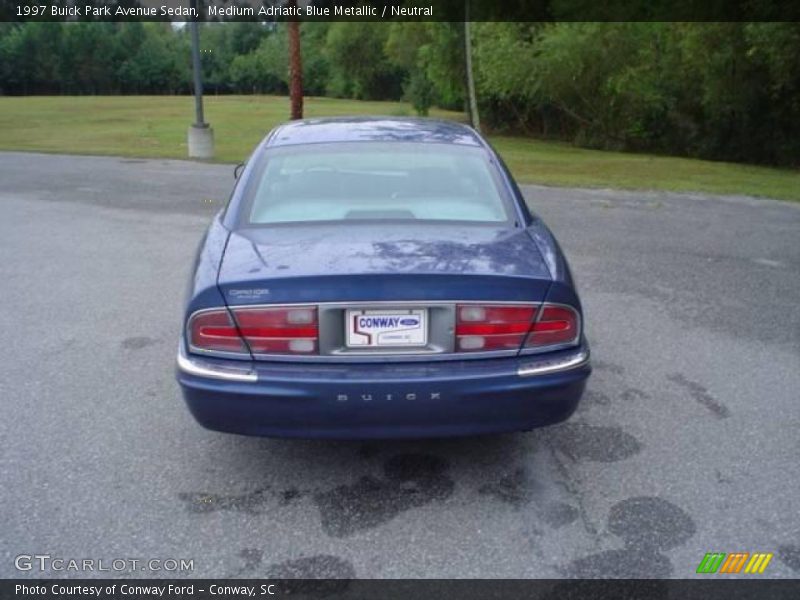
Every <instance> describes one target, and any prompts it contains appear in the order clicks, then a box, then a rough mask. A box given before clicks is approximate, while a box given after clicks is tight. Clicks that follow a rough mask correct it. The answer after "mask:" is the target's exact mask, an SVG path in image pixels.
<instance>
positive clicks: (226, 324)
mask: <svg viewBox="0 0 800 600" xmlns="http://www.w3.org/2000/svg"><path fill="white" fill-rule="evenodd" d="M188 331H189V346H190V347H191V348H192V349H193V350H201V351H203V350H205V351H208V352H236V353H241V354H247V353H248V352H247V347H246V346H245V345H244V341H242V338H241V337H239V331H238V330H237V329H236V325H235V324H234V322H233V320H232V319H231V316H230V313H228V311H227V310H226V309H224V308H219V309H214V310H204V311H201V312H197V313H195V314H193V315H192V317H191V318H190V319H189V326H188Z"/></svg>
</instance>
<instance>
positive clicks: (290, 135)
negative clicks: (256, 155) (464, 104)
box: [266, 117, 484, 147]
mask: <svg viewBox="0 0 800 600" xmlns="http://www.w3.org/2000/svg"><path fill="white" fill-rule="evenodd" d="M331 142H334V143H335V142H423V143H425V142H428V143H446V144H458V145H464V146H481V147H483V146H484V142H483V140H482V139H481V137H480V136H479V135H478V134H477V133H476V132H475V131H474V130H473V129H471V128H470V127H467V126H466V125H463V124H461V123H456V122H454V121H444V120H440V119H425V118H412V117H335V118H325V119H304V120H300V121H290V122H289V123H286V124H284V125H281V126H279V127H277V128H276V129H274V130H273V131H272V132H271V133H270V135H269V136H268V138H267V143H266V145H267V146H268V147H277V146H292V145H299V144H322V143H331Z"/></svg>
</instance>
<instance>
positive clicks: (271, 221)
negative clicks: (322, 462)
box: [177, 118, 591, 438]
mask: <svg viewBox="0 0 800 600" xmlns="http://www.w3.org/2000/svg"><path fill="white" fill-rule="evenodd" d="M590 373H591V367H590V364H589V347H588V343H587V341H586V338H585V335H584V332H583V317H582V310H581V303H580V300H579V298H578V294H577V291H576V289H575V285H574V283H573V280H572V276H571V274H570V270H569V266H568V265H567V261H566V259H565V258H564V255H563V254H562V252H561V250H560V248H559V246H558V243H557V242H556V240H555V238H554V237H553V235H552V233H551V232H550V230H549V229H548V228H547V226H546V225H545V224H544V223H543V222H542V221H541V219H540V218H538V217H537V216H535V215H534V214H532V213H531V211H530V210H529V209H528V207H527V205H526V204H525V201H524V199H523V198H522V195H521V194H520V192H519V190H518V188H517V186H516V185H515V184H514V182H513V179H512V177H511V174H510V173H509V172H508V170H507V169H506V168H505V166H504V165H503V163H502V161H501V160H500V158H499V157H498V156H497V154H495V152H494V151H493V150H492V148H491V147H490V146H489V145H488V144H487V143H486V142H485V141H484V139H483V138H482V137H481V136H480V135H479V134H477V133H476V132H475V131H474V130H472V129H470V128H469V127H466V126H464V125H460V124H457V123H451V122H445V121H437V120H430V119H408V118H339V119H314V120H306V121H296V122H292V123H289V124H286V125H283V126H280V127H278V128H277V129H275V130H273V131H272V132H271V133H270V134H269V135H267V137H266V138H265V139H264V140H263V141H262V142H261V144H260V145H259V146H258V147H257V148H256V150H255V151H254V152H253V154H252V156H251V157H250V159H249V160H248V161H247V164H246V166H245V168H244V170H243V171H242V173H241V174H240V175H239V177H238V179H237V181H236V184H235V188H234V191H233V194H232V196H231V199H230V201H229V203H228V206H227V207H226V208H225V209H224V210H222V211H221V212H220V213H219V214H217V215H216V216H215V218H214V219H213V221H212V223H211V225H210V227H209V229H208V231H207V232H206V235H205V237H204V238H203V241H202V243H201V245H200V248H199V250H198V252H197V257H196V260H195V267H194V271H193V272H192V276H191V278H190V286H189V294H188V297H187V300H186V305H185V310H184V324H183V333H182V335H181V339H180V342H179V346H178V365H177V379H178V382H179V384H180V387H181V389H182V392H183V396H184V399H185V401H186V404H187V406H188V407H189V410H190V411H191V412H192V414H193V415H194V417H195V418H196V419H197V420H198V421H199V422H200V423H201V424H202V425H203V426H205V427H208V428H210V429H214V430H218V431H226V432H232V433H242V434H249V435H261V436H275V437H306V438H323V437H327V438H393V437H396V438H402V437H445V436H456V435H472V434H482V433H497V432H506V431H520V430H528V429H532V428H535V427H541V426H545V425H549V424H552V423H557V422H559V421H563V420H564V419H567V418H568V417H569V416H570V415H571V414H572V413H573V412H574V411H575V408H576V407H577V405H578V402H579V401H580V398H581V395H582V393H583V390H584V387H585V385H586V381H587V379H588V377H589V375H590Z"/></svg>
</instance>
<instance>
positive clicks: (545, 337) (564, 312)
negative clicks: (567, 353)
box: [525, 304, 580, 348]
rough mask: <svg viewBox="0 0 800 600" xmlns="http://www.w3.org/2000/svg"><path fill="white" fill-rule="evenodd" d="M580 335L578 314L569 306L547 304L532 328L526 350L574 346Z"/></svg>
mask: <svg viewBox="0 0 800 600" xmlns="http://www.w3.org/2000/svg"><path fill="white" fill-rule="evenodd" d="M579 335H580V323H579V317H578V313H577V311H576V310H575V309H573V308H570V307H568V306H555V305H551V304H545V305H544V306H542V308H541V310H540V311H539V316H538V318H537V319H536V322H535V323H534V324H533V327H532V328H531V333H530V335H529V336H528V339H527V340H525V347H526V348H539V347H542V346H555V345H561V344H574V343H576V342H577V341H578V336H579Z"/></svg>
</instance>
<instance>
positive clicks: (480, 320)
mask: <svg viewBox="0 0 800 600" xmlns="http://www.w3.org/2000/svg"><path fill="white" fill-rule="evenodd" d="M535 314H536V307H535V306H533V305H493V304H487V305H483V304H458V305H456V351H457V352H481V351H487V350H519V349H520V347H521V346H522V342H523V341H524V340H525V336H526V335H528V332H529V331H530V328H531V322H532V321H533V317H534V315H535Z"/></svg>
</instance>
